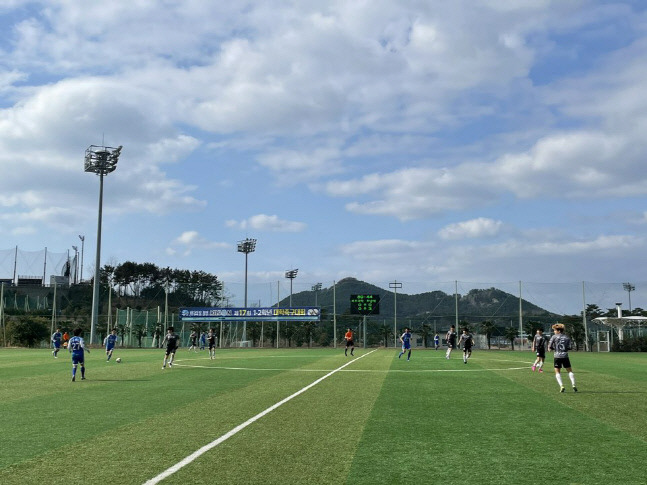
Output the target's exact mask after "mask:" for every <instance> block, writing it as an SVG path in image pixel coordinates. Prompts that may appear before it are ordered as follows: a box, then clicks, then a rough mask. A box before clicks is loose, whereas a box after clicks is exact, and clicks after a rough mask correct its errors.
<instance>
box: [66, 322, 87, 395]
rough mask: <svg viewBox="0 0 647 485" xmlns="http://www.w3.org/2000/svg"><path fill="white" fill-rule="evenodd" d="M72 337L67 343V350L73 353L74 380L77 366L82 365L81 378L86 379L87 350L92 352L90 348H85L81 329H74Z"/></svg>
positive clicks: (73, 379)
mask: <svg viewBox="0 0 647 485" xmlns="http://www.w3.org/2000/svg"><path fill="white" fill-rule="evenodd" d="M73 333H74V337H72V338H71V339H70V341H69V343H68V345H67V350H69V351H70V352H71V353H72V382H74V381H75V380H76V368H77V366H79V365H80V366H81V380H85V352H87V353H88V354H89V353H90V349H86V348H85V342H84V341H83V338H82V337H81V329H80V328H75V329H74V332H73Z"/></svg>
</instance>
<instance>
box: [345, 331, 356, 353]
mask: <svg viewBox="0 0 647 485" xmlns="http://www.w3.org/2000/svg"><path fill="white" fill-rule="evenodd" d="M344 338H345V339H346V349H345V350H344V355H345V356H347V357H348V347H350V355H353V352H354V351H355V343H354V342H353V331H352V330H351V329H350V328H349V329H347V330H346V334H345V335H344Z"/></svg>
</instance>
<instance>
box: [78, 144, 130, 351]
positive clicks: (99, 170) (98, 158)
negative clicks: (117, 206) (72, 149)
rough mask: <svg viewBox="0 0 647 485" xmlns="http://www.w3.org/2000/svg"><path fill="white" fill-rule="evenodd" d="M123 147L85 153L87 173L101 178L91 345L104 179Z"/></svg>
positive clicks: (95, 320) (96, 314) (96, 303)
mask: <svg viewBox="0 0 647 485" xmlns="http://www.w3.org/2000/svg"><path fill="white" fill-rule="evenodd" d="M121 149H122V147H121V146H119V147H117V148H112V147H104V146H96V145H90V147H89V148H88V149H87V150H86V151H85V171H86V172H92V173H95V174H97V175H98V176H99V215H98V217H97V254H96V258H95V260H94V285H93V287H92V323H91V326H90V343H91V344H92V343H93V342H94V332H95V330H96V328H97V324H98V320H99V276H100V275H99V273H100V271H99V270H100V268H101V216H102V213H103V177H104V176H105V175H108V174H109V173H112V172H114V171H115V170H116V169H117V162H118V161H119V155H120V154H121Z"/></svg>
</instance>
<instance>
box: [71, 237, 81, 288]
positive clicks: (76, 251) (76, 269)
mask: <svg viewBox="0 0 647 485" xmlns="http://www.w3.org/2000/svg"><path fill="white" fill-rule="evenodd" d="M72 249H74V284H77V283H78V279H79V247H78V246H72Z"/></svg>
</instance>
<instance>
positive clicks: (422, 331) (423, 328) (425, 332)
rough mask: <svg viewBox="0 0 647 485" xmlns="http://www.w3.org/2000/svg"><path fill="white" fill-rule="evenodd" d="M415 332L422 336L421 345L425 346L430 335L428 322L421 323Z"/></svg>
mask: <svg viewBox="0 0 647 485" xmlns="http://www.w3.org/2000/svg"><path fill="white" fill-rule="evenodd" d="M416 333H417V334H418V335H420V337H421V338H422V346H423V347H424V348H427V338H428V337H429V335H431V326H430V325H429V324H428V323H423V324H422V325H420V328H418V329H417V330H416Z"/></svg>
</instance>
